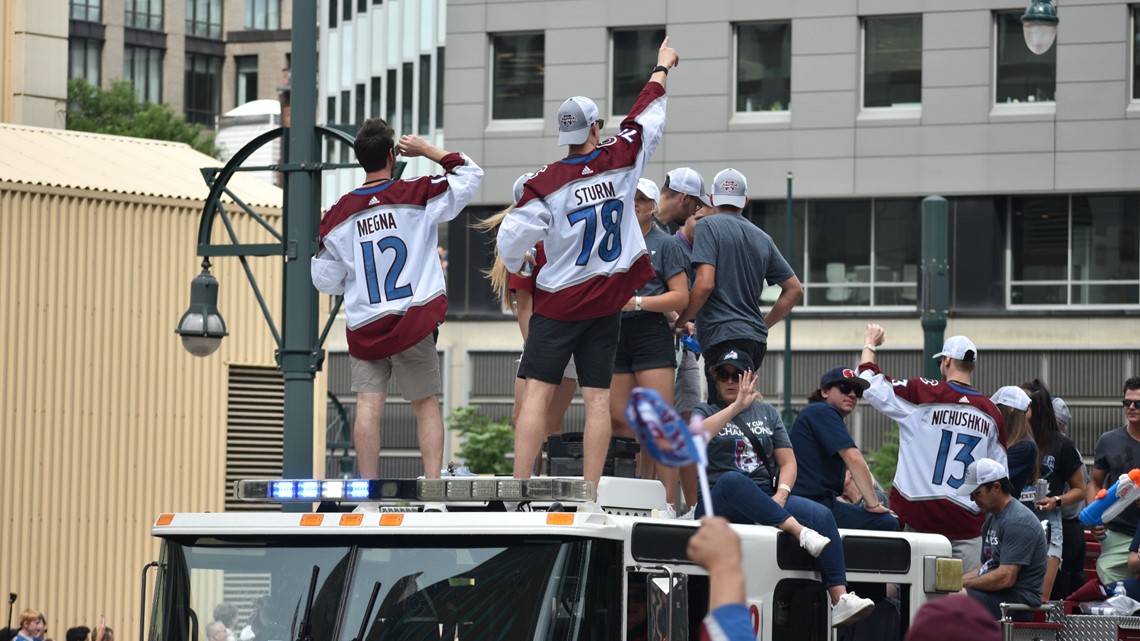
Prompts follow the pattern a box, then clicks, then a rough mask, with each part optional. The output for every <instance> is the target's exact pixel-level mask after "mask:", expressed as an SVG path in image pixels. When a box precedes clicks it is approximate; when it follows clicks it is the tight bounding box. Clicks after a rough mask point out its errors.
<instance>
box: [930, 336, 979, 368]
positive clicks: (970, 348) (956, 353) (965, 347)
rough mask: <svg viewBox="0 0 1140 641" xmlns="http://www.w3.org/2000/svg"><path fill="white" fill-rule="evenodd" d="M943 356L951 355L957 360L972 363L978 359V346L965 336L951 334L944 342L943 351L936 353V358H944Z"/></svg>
mask: <svg viewBox="0 0 1140 641" xmlns="http://www.w3.org/2000/svg"><path fill="white" fill-rule="evenodd" d="M943 356H949V357H950V358H952V359H954V360H956V361H967V362H971V363H972V362H974V361H976V360H978V348H977V347H975V346H974V343H973V342H972V341H971V340H970V339H968V338H966V337H965V336H951V337H950V338H947V339H946V342H945V343H943V344H942V351H941V352H938V353H937V354H935V355H934V358H942V357H943Z"/></svg>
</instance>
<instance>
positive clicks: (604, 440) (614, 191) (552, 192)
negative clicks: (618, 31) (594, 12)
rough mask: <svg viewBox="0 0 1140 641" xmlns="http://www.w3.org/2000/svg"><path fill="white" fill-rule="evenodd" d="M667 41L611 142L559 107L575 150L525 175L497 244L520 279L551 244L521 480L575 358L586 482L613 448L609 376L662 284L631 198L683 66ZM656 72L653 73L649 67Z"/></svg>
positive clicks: (539, 297)
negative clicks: (622, 332) (627, 316)
mask: <svg viewBox="0 0 1140 641" xmlns="http://www.w3.org/2000/svg"><path fill="white" fill-rule="evenodd" d="M678 60H679V58H678V56H677V52H676V51H675V50H674V49H673V48H672V47H670V46H669V38H668V37H666V38H665V40H664V41H663V42H662V43H661V47H660V49H658V52H657V63H658V64H657V66H656V67H654V68H653V70H652V72H651V73H650V76H649V81H648V82H647V83H646V85H645V88H644V89H642V91H641V94H640V95H639V96H638V97H637V100H636V101H634V104H633V107H632V108H630V111H629V114H628V115H627V116H626V117H625V119H624V120H623V121H622V123H621V128H620V131H619V132H618V134H617V135H616V136H614V137H613V138H609V139H607V140H604V141H603V140H601V131H602V125H603V123H602V121H601V120H600V119H599V118H598V108H597V105H595V104H594V102H593V101H592V100H590V99H589V98H585V97H582V96H575V97H573V98H570V99H569V100H567V101H565V102H564V103H562V106H561V107H559V109H558V116H557V119H558V120H557V125H558V131H559V134H558V144H560V145H569V147H570V148H569V152H570V153H569V155H568V156H567V157H566V158H564V159H562V160H559V161H557V162H553V163H550V164H548V165H546V166H544V167H542V168H541V169H539V170H538V172H537V173H536V174H535V176H534V177H533V178H531V179H529V180H527V181H526V182H525V183H524V185H523V193H522V197H521V198H519V200H518V202H517V203H516V204H515V211H513V212H512V213H511V215H510V216H508V217H507V218H506V219H504V220H503V223H502V225H500V226H499V232H498V235H497V237H496V246H497V248H498V251H499V255H500V256H501V257H502V259H503V263H504V264H505V265H506V266H507V268H508V269H509V270H510V271H511V272H512V273H519V271H520V270H521V269H522V267H523V264H524V263H526V262H530V261H528V260H527V258H526V252H527V251H528V250H530V249H531V248H532V247H534V246H535V245H536V244H537V243H538V241H540V240H541V241H544V245H545V253H546V258H547V263H546V265H545V267H543V269H542V271H541V273H539V274H538V276H537V277H536V281H535V287H536V288H535V296H534V314H533V315H532V316H531V319H530V330H529V333H528V336H527V346H526V351H525V352H524V353H523V358H522V363H521V370H520V373H521V374H522V375H524V376H526V378H527V384H526V394H525V395H524V399H523V406H522V411H521V412H520V414H519V420H518V424H517V425H516V431H515V462H514V475H515V477H516V478H529V477H530V475H531V462H532V461H534V459H535V457H536V456H538V454H539V450H540V448H541V445H542V439H543V436H544V429H543V416H544V415H545V413H546V411H547V408H548V407H549V406H550V403H551V398H552V397H553V395H554V391H555V389H556V387H557V386H558V384H559V383H560V382H561V381H562V372H563V369H564V368H565V367H566V364H567V363H568V362H569V360H570V356H571V355H573V356H574V360H575V363H576V365H577V368H578V384H579V385H580V386H581V388H582V397H583V399H584V400H585V406H586V426H585V435H584V451H583V476H584V477H585V479H586V480H587V481H591V482H595V483H596V482H598V480H599V479H600V478H601V475H602V467H603V464H604V462H605V456H606V451H607V449H608V447H609V442H610V434H611V425H610V418H609V406H610V392H609V388H610V381H611V378H612V376H613V364H614V354H615V351H616V349H617V339H618V331H619V328H620V325H621V310H622V307H623V306H624V305H626V304H627V303H628V301H629V299H630V296H632V295H633V294H634V292H635V290H637V289H638V288H639V287H641V286H643V285H645V284H646V283H647V282H649V281H650V280H651V279H652V278H653V275H654V274H653V265H652V263H651V261H650V259H649V253H648V251H647V250H646V248H645V240H644V237H643V236H642V234H641V230H640V228H639V225H638V222H637V217H636V216H635V215H633V214H634V208H635V202H634V195H635V193H636V191H637V181H638V179H639V178H641V175H642V173H643V172H644V170H645V164H646V163H647V162H648V161H649V158H650V157H651V156H652V155H653V152H654V150H656V148H657V144H658V143H659V142H660V140H661V134H662V132H663V131H664V129H665V104H666V96H665V82H666V78H667V76H668V73H669V69H670V68H672V67H675V66H676V65H677V62H678ZM647 71H648V70H647Z"/></svg>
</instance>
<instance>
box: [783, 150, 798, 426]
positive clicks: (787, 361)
mask: <svg viewBox="0 0 1140 641" xmlns="http://www.w3.org/2000/svg"><path fill="white" fill-rule="evenodd" d="M794 223H795V217H794V215H793V212H792V172H790V171H789V172H788V205H787V211H786V212H785V215H784V225H785V230H784V238H785V239H786V241H787V242H785V243H784V246H785V247H787V252H788V255H787V256H785V257H784V258H786V259H787V261H788V264H789V265H795V254H796V246H795V242H796V240H795V239H796V234H795V230H794V229H793V227H792V226H793V224H794ZM784 425H785V426H787V427H788V428H789V429H790V428H791V427H792V312H791V311H788V316H787V318H785V319H784Z"/></svg>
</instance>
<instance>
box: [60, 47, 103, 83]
mask: <svg viewBox="0 0 1140 641" xmlns="http://www.w3.org/2000/svg"><path fill="white" fill-rule="evenodd" d="M102 58H103V41H102V40H94V39H91V38H75V37H72V38H68V40H67V61H68V71H67V78H68V79H69V80H70V79H72V78H83V79H84V80H86V81H87V84H89V85H91V86H93V87H98V86H99V85H100V84H101V83H102V70H103V63H102Z"/></svg>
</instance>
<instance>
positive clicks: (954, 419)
mask: <svg viewBox="0 0 1140 641" xmlns="http://www.w3.org/2000/svg"><path fill="white" fill-rule="evenodd" d="M859 375H860V376H861V377H862V378H864V379H866V380H868V381H869V382H870V383H871V386H870V387H869V388H868V389H867V390H866V391H865V392H863V399H864V400H865V401H866V402H867V403H868V404H869V405H871V406H872V407H874V408H875V409H877V410H879V411H880V412H882V413H883V414H885V415H886V416H887V417H888V418H890V419H892V420H894V421H895V423H897V424H898V426H899V454H898V467H897V468H896V470H895V478H894V485H893V487H892V488H891V509H892V510H893V511H894V512H895V513H896V514H898V515H899V519H900V520H901V521H902V522H903V523H905V524H906V525H909V526H910V527H912V528H914V529H915V530H917V531H919V532H933V533H935V534H942V535H943V536H945V537H946V538H948V539H950V540H960V539H972V538H974V537H976V536H979V535H980V534H981V532H982V521H983V520H984V519H985V515H984V514H982V513H981V512H979V510H978V507H977V506H976V505H974V502H973V501H971V500H970V498H969V497H968V496H961V495H959V494H958V488H960V487H962V484H963V483H964V482H965V479H966V468H967V467H969V465H970V463H973V462H974V461H976V460H978V459H980V458H989V459H993V460H995V461H997V462H998V463H1001V464H1002V465H1007V463H1006V455H1005V426H1004V425H1003V424H1002V418H1001V413H1000V412H999V411H998V409H997V407H996V406H994V404H993V403H992V402H990V399H989V398H987V397H986V395H985V394H982V393H981V392H979V391H977V390H975V389H973V388H972V387H966V386H963V385H958V384H955V383H953V382H951V381H936V380H931V379H926V378H911V379H907V380H905V381H894V380H891V379H890V378H888V377H886V376H885V375H884V374H882V373H881V372H880V371H879V368H878V366H876V365H875V364H874V363H864V364H862V365H860V366H859Z"/></svg>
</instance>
